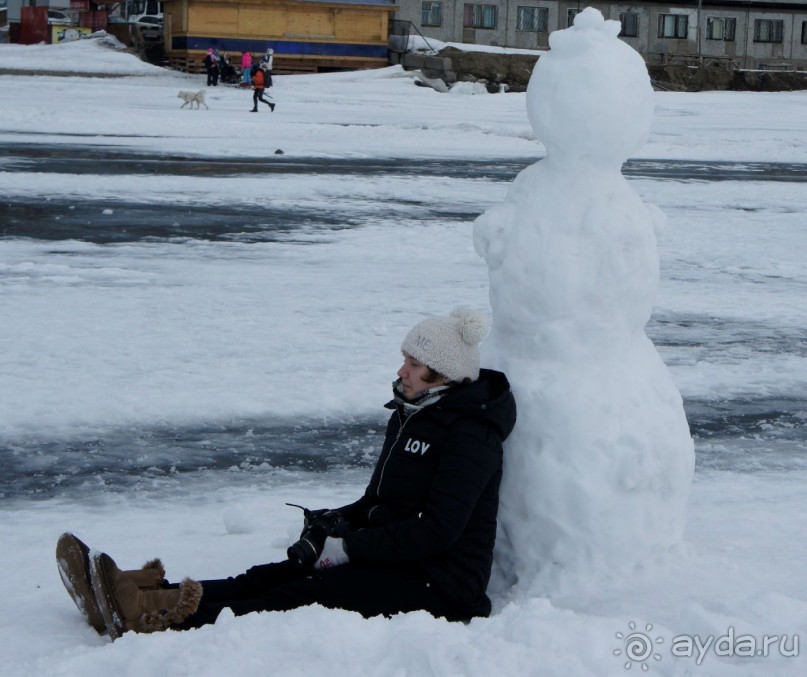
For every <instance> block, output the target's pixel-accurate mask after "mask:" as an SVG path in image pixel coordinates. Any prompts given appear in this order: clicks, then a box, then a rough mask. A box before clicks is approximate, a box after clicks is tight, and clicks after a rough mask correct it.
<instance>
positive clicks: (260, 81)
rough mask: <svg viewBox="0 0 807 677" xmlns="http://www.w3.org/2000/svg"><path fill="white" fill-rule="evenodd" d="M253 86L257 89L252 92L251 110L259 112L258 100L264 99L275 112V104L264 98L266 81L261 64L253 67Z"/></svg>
mask: <svg viewBox="0 0 807 677" xmlns="http://www.w3.org/2000/svg"><path fill="white" fill-rule="evenodd" d="M252 87H253V89H254V90H255V91H254V92H253V94H252V104H253V105H252V110H251V111H249V112H250V113H257V112H258V101H263V103H265V104H266V105H267V106H269V110H270V111H272V112H273V113H274V112H275V104H273V103H272V102H271V101H267V100H266V99H264V98H263V92H264V90H265V89H266V81H265V79H264V74H263V70H261V68H260V67H259V66H253V68H252Z"/></svg>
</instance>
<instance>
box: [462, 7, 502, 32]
mask: <svg viewBox="0 0 807 677" xmlns="http://www.w3.org/2000/svg"><path fill="white" fill-rule="evenodd" d="M462 25H463V27H465V28H496V5H469V4H466V5H465V12H464V14H463V20H462Z"/></svg>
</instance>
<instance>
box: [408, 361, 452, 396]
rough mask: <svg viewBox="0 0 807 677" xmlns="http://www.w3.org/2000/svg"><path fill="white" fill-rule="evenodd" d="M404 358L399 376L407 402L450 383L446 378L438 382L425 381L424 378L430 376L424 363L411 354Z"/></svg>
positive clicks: (442, 377) (439, 379) (441, 378)
mask: <svg viewBox="0 0 807 677" xmlns="http://www.w3.org/2000/svg"><path fill="white" fill-rule="evenodd" d="M403 356H404V363H403V365H401V368H400V369H399V370H398V376H400V377H401V386H402V387H403V394H404V397H405V398H406V399H407V400H411V399H413V398H414V397H415V396H416V395H418V394H419V393H422V392H423V391H424V390H427V389H428V388H434V387H435V386H439V385H443V384H444V383H448V379H447V378H445V377H444V376H440V377H439V378H438V379H437V380H436V381H426V380H424V377H428V376H429V371H430V370H429V368H428V367H427V366H426V365H425V364H423V363H422V362H418V361H417V360H416V359H415V358H414V357H412V356H411V355H410V354H409V353H404V354H403Z"/></svg>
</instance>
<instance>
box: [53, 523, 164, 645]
mask: <svg viewBox="0 0 807 677" xmlns="http://www.w3.org/2000/svg"><path fill="white" fill-rule="evenodd" d="M56 565H57V567H58V568H59V575H60V576H61V578H62V583H63V584H64V587H65V588H66V589H67V592H68V594H69V595H70V597H71V599H72V600H73V602H74V603H75V605H76V608H78V610H79V612H81V614H82V615H83V616H84V617H85V618H86V619H87V622H88V623H89V624H90V625H91V626H92V627H93V628H94V629H95V631H96V632H97V633H99V634H103V633H104V632H106V629H107V625H106V622H105V621H104V617H103V614H102V613H101V609H100V607H99V606H98V602H97V601H96V599H95V591H94V590H93V584H92V578H91V575H90V549H89V547H87V544H86V543H84V542H83V541H82V540H81V539H79V538H78V537H76V536H75V535H73V534H71V533H64V534H62V535H61V536H60V537H59V540H58V542H57V543H56ZM122 573H125V574H127V575H128V576H129V577H130V579H131V580H132V581H133V582H134V583H135V585H137V586H138V587H140V588H144V589H157V588H158V587H159V586H160V584H161V583H162V582H163V580H164V578H165V570H164V569H163V565H162V562H160V560H158V559H154V560H151V561H150V562H146V564H144V565H143V568H142V569H139V570H135V571H127V572H122Z"/></svg>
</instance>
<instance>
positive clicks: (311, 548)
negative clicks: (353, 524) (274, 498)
mask: <svg viewBox="0 0 807 677" xmlns="http://www.w3.org/2000/svg"><path fill="white" fill-rule="evenodd" d="M287 505H293V504H291V503H289V504H287ZM295 507H298V508H300V507H302V506H295ZM303 515H304V517H305V527H304V528H303V532H302V533H301V534H300V539H299V540H298V541H297V542H295V543H292V544H291V545H290V546H289V548H288V550H287V551H286V555H287V556H288V558H289V560H290V561H291V562H293V563H295V564H297V566H308V567H310V566H313V565H314V563H315V562H316V561H317V559H318V558H319V556H320V554H321V553H322V548H323V547H324V546H325V539H326V538H327V537H328V536H332V537H334V538H340V537H342V536H345V535H346V534H347V532H348V524H347V520H345V518H344V517H342V515H341V514H339V512H338V511H336V510H309V509H308V508H303Z"/></svg>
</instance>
